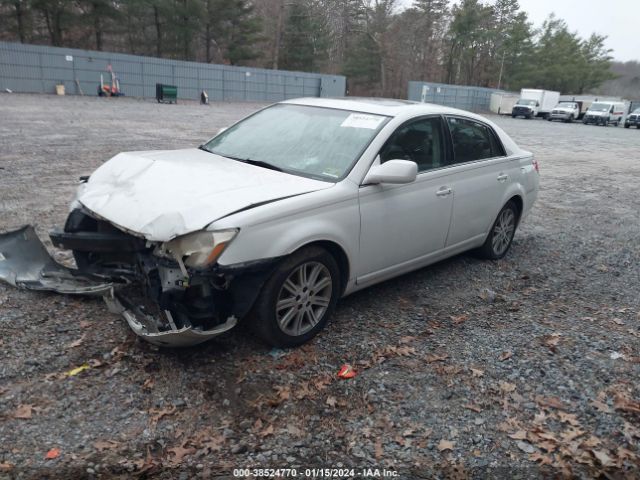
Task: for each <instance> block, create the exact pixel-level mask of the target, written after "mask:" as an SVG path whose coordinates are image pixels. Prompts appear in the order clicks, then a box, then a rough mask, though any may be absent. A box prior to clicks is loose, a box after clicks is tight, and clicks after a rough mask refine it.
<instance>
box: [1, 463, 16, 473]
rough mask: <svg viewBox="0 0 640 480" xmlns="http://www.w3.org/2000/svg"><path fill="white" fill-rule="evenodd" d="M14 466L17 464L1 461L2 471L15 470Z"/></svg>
mask: <svg viewBox="0 0 640 480" xmlns="http://www.w3.org/2000/svg"><path fill="white" fill-rule="evenodd" d="M14 467H15V465H14V464H13V463H9V462H1V463H0V472H10V471H11V470H13V468H14Z"/></svg>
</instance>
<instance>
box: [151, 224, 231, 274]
mask: <svg viewBox="0 0 640 480" xmlns="http://www.w3.org/2000/svg"><path fill="white" fill-rule="evenodd" d="M237 234H238V229H229V230H217V231H214V232H207V231H204V232H196V233H190V234H188V235H184V236H182V237H177V238H174V239H173V240H171V241H169V242H167V243H165V244H163V246H162V250H163V252H161V253H167V254H169V255H171V256H173V257H174V258H175V259H176V260H178V261H182V262H184V264H185V265H186V266H187V267H192V268H204V267H206V266H208V265H211V264H213V263H215V262H216V260H218V258H219V257H220V255H221V254H222V252H224V249H225V248H227V245H229V243H231V240H233V239H234V237H235V236H236V235H237Z"/></svg>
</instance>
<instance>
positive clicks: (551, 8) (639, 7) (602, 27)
mask: <svg viewBox="0 0 640 480" xmlns="http://www.w3.org/2000/svg"><path fill="white" fill-rule="evenodd" d="M489 1H490V0H485V3H488V2H489ZM412 3H413V1H412V0H399V1H398V4H399V5H401V6H410V5H411V4H412ZM519 3H520V8H521V9H522V10H524V11H525V12H527V14H528V15H529V20H530V21H532V22H533V24H534V26H536V27H539V26H541V25H542V22H544V20H545V18H547V16H548V15H549V14H550V13H552V12H553V13H555V14H556V16H557V17H560V18H562V19H563V20H564V21H565V22H567V24H568V25H569V29H570V30H571V31H577V32H578V33H579V34H580V36H581V37H584V38H586V37H588V36H589V35H591V34H592V33H594V32H595V33H598V34H600V35H606V36H607V37H608V38H607V40H606V46H607V47H608V48H611V49H613V52H612V53H611V55H612V56H613V57H614V58H615V59H616V60H621V61H624V62H626V61H629V60H638V61H640V36H638V32H639V30H638V27H639V26H640V0H519Z"/></svg>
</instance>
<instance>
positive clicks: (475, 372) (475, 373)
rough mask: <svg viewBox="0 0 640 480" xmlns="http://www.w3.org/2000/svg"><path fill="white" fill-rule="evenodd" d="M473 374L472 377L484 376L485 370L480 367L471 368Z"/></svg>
mask: <svg viewBox="0 0 640 480" xmlns="http://www.w3.org/2000/svg"><path fill="white" fill-rule="evenodd" d="M470 370H471V376H472V377H476V378H479V377H482V376H483V375H484V370H480V369H479V368H471V369H470Z"/></svg>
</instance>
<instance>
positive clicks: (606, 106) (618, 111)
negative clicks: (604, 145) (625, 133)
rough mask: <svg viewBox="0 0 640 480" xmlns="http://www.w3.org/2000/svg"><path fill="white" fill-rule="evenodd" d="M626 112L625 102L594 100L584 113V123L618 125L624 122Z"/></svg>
mask: <svg viewBox="0 0 640 480" xmlns="http://www.w3.org/2000/svg"><path fill="white" fill-rule="evenodd" d="M624 114H625V104H624V103H623V102H593V103H592V104H591V106H590V107H589V110H587V112H586V113H585V114H584V117H583V118H582V123H584V124H585V125H587V124H589V123H593V124H594V125H604V126H605V127H606V126H607V125H609V124H610V123H613V124H614V125H615V126H616V127H617V126H618V125H620V124H621V123H622V120H623V118H624Z"/></svg>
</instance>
